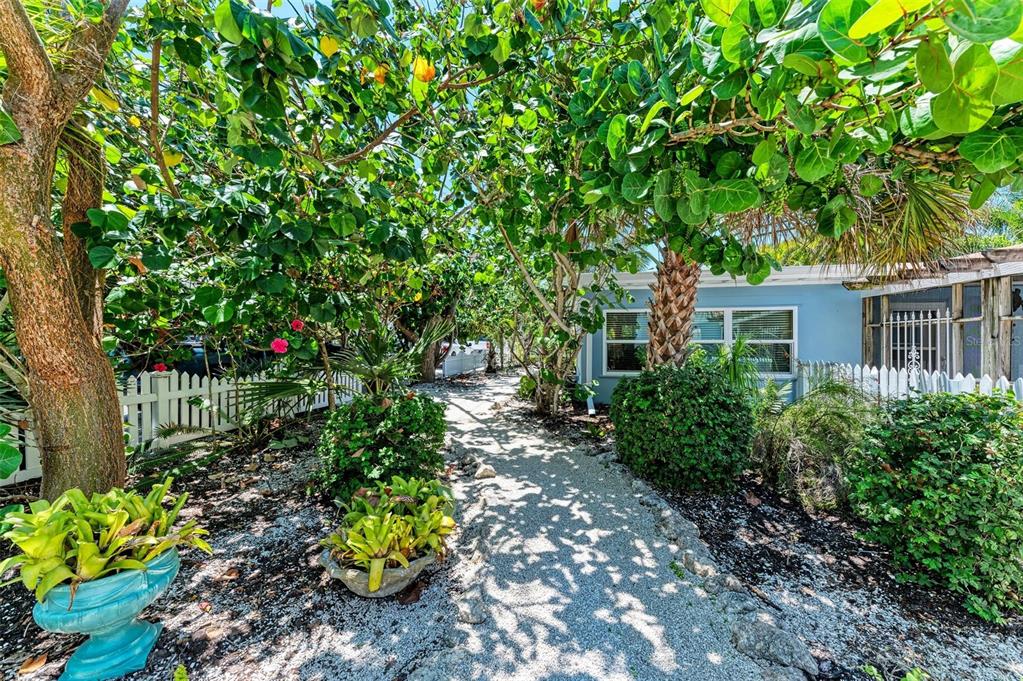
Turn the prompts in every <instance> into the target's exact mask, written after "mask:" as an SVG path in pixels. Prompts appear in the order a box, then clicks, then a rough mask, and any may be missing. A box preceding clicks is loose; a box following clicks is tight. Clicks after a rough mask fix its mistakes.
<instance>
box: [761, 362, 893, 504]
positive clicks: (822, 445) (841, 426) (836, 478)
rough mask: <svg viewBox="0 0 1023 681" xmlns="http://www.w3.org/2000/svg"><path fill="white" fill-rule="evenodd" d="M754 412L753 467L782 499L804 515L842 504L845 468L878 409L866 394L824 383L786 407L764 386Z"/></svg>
mask: <svg viewBox="0 0 1023 681" xmlns="http://www.w3.org/2000/svg"><path fill="white" fill-rule="evenodd" d="M757 406H758V409H757V412H758V413H757V428H756V429H757V435H756V438H755V439H754V445H753V465H754V466H755V467H756V468H757V469H758V470H759V471H760V473H761V475H762V476H763V478H764V480H765V481H766V482H767V483H768V484H770V485H771V486H772V487H774V488H775V489H776V490H778V492H780V493H781V494H784V495H789V496H794V497H796V498H798V499H799V501H800V503H801V504H802V506H803V508H804V509H806V510H807V511H811V512H812V511H821V510H833V509H836V508H840V507H843V506H845V504H846V501H847V496H848V484H847V481H846V466H847V460H848V458H849V454H850V452H851V451H852V450H853V449H854V448H855V447H856V446H858V445H859V444H860V442H861V441H862V439H863V430H864V428H866V426H867V424H869V423H872V422H873V421H874V420H875V419H876V418H877V412H878V407H877V405H876V404H875V402H874V401H873V400H872V399H871V398H870V396H869V395H866V394H865V393H863V391H861V390H859V389H858V388H857V387H856V386H854V385H852V384H851V383H848V382H845V381H837V380H828V381H823V382H821V383H819V384H817V385H816V386H815V387H814V388H813V389H812V390H810V391H809V392H808V393H806V394H805V395H803V396H801V397H800V398H799V399H798V400H796V401H795V402H793V403H791V404H787V403H786V402H785V400H784V397H783V396H782V395H781V394H780V393H779V389H778V387H777V385H776V384H774V383H768V385H767V386H766V387H765V388H764V390H763V391H762V393H761V397H760V400H759V401H758V405H757Z"/></svg>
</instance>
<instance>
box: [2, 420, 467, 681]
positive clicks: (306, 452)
mask: <svg viewBox="0 0 1023 681" xmlns="http://www.w3.org/2000/svg"><path fill="white" fill-rule="evenodd" d="M321 423H322V422H321V420H320V419H316V420H314V421H313V422H312V423H303V424H299V426H298V428H291V429H289V431H288V437H289V438H290V437H295V436H296V435H299V436H303V435H305V436H308V440H309V442H315V434H316V433H317V431H318V429H319V427H320V425H321ZM208 455H209V451H208V450H204V449H203V448H202V447H199V448H197V449H196V450H195V451H194V452H192V453H190V454H189V455H188V457H187V460H183V461H180V462H178V463H177V464H176V465H177V466H179V467H180V468H182V469H187V468H188V466H187V465H186V464H187V462H188V461H197V460H203V459H208V458H209V457H208ZM316 461H317V459H316V455H315V452H314V451H313V448H312V445H309V444H306V445H302V446H300V447H297V448H293V449H271V448H262V449H257V450H249V451H248V452H246V453H244V454H240V453H237V452H234V453H229V454H227V455H225V456H223V457H214V458H213V460H212V462H211V463H208V464H207V465H205V466H202V467H200V468H198V469H196V470H194V471H192V472H190V473H188V474H186V475H182V476H180V477H178V478H177V479H176V481H175V483H174V490H175V491H179V492H180V491H188V492H189V493H190V499H189V504H188V506H187V507H186V510H185V512H184V513H183V517H187V518H191V517H197V518H199V520H200V524H201V525H203V526H204V527H206V528H207V529H208V530H209V531H210V536H209V540H210V544H211V545H212V546H213V548H214V555H213V556H212V557H206V556H203V555H201V554H197V553H195V552H185V553H184V554H183V555H182V567H181V574H180V575H179V576H178V578H177V580H176V581H175V582H174V584H173V585H172V586H171V588H170V591H169V592H168V593H167V595H166V596H164V597H163V598H162V599H161V600H159V601H157V602H156V603H154V604H153V605H152V606H150V607H149V608H148V609H147V610H146V611H145V612H144V613H143V618H145V619H149V620H151V621H160V622H163V623H164V624H165V629H164V632H163V634H162V636H161V637H160V639H159V641H158V642H157V645H156V647H155V649H154V650H153V653H152V655H151V657H150V659H149V663H148V665H147V666H146V669H145V670H144V671H142V672H138V673H135V674H132V675H130V676H129V677H127V678H130V679H136V680H141V679H153V680H154V681H167V679H169V678H171V676H172V675H173V673H174V670H175V669H176V668H177V667H178V665H181V664H184V665H185V666H186V668H187V670H188V672H189V674H190V676H191V678H192V679H193V681H194V680H195V679H205V678H216V679H244V680H245V681H250V680H251V679H262V678H271V677H273V678H277V677H286V678H351V677H353V676H356V675H358V676H359V677H360V678H366V679H388V680H390V679H394V678H398V677H401V676H402V675H403V674H407V673H408V672H409V671H411V670H413V669H415V668H416V667H417V666H418V660H419V659H420V658H421V657H423V656H425V655H427V654H429V653H432V652H433V651H435V650H436V649H437V648H438V647H442V646H444V645H445V644H444V637H445V636H446V635H447V632H448V627H446V626H445V625H444V624H443V623H438V618H439V619H444V618H450V619H451V620H454V617H455V608H454V606H453V605H452V604H451V603H450V595H449V593H448V589H447V588H446V587H445V585H446V583H447V581H448V577H447V575H446V573H445V572H444V570H446V568H445V567H438V566H433V567H431V568H428V569H427V570H426V571H425V572H424V574H423V575H422V576H420V578H419V580H418V581H417V583H415V584H413V585H412V587H410V589H409V592H408V593H403V594H399V596H398V597H396V598H390V599H385V600H383V601H368V600H366V599H361V598H359V597H357V596H355V595H353V594H351V593H349V592H348V590H347V589H345V588H344V587H343V586H342V585H341V584H340V583H338V582H336V581H334V580H331V579H330V578H329V577H328V576H327V575H326V573H325V571H324V570H323V568H322V567H320V566H319V565H318V564H317V557H318V555H319V553H320V552H321V550H322V547H320V545H319V543H318V542H319V540H320V539H321V538H323V537H325V536H326V535H327V534H328V533H329V532H330V531H331V530H332V528H333V527H334V525H335V522H336V520H337V517H338V512H337V509H336V508H335V507H334V506H333V504H331V503H329V502H327V501H325V500H322V499H318V498H316V497H309V496H307V494H306V486H307V480H308V478H309V475H310V473H311V472H312V471H313V469H314V467H315V465H316ZM22 491H23V492H31V490H30V489H25V490H22ZM427 585H429V586H430V588H424V587H426V586H427ZM33 604H34V600H33V597H32V595H31V594H30V593H28V592H27V591H26V590H24V589H22V588H18V587H16V586H15V587H11V588H9V589H6V590H5V591H4V593H3V597H2V599H0V678H4V679H7V678H13V677H15V676H16V675H17V672H18V670H19V668H20V667H22V666H23V665H24V664H25V662H26V660H29V659H35V660H40V661H43V660H45V662H44V664H42V666H41V667H40V668H39V669H38V670H37V671H35V672H34V674H33V675H32V677H31V678H33V679H55V678H56V677H57V676H58V675H59V674H60V671H61V669H62V667H63V664H64V662H65V661H66V659H67V657H68V656H69V655H70V653H71V652H72V651H73V650H74V648H75V647H76V646H77V645H78V644H79V643H80V642H81V638H80V637H77V636H66V635H55V634H50V633H47V632H43V631H41V630H40V629H39V628H38V627H37V626H36V624H35V623H34V622H33V620H32V614H31V610H32V606H33ZM380 641H386V642H387V644H386V645H377V643H378V642H380Z"/></svg>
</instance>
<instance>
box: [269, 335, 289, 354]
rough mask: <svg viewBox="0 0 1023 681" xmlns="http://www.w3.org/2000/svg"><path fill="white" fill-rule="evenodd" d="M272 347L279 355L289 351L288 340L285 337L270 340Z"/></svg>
mask: <svg viewBox="0 0 1023 681" xmlns="http://www.w3.org/2000/svg"><path fill="white" fill-rule="evenodd" d="M270 349H271V350H273V351H274V352H276V353H277V354H278V355H283V354H284V353H285V352H287V351H288V341H286V340H284V339H283V338H274V339H273V340H272V341H270Z"/></svg>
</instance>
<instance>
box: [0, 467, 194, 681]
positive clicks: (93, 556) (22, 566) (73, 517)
mask: <svg viewBox="0 0 1023 681" xmlns="http://www.w3.org/2000/svg"><path fill="white" fill-rule="evenodd" d="M170 485H171V479H170V478H168V479H167V480H166V481H165V482H164V483H162V484H159V485H154V486H153V488H152V491H150V492H149V494H148V495H146V496H144V497H143V496H142V495H140V494H137V493H135V492H130V491H125V490H122V489H113V490H111V491H109V492H107V493H106V494H93V495H92V496H91V497H86V496H85V494H83V493H82V491H81V490H77V489H72V490H68V491H67V492H65V493H64V494H62V495H60V496H59V497H58V498H57V499H55V500H54V502H53V503H52V504H51V503H49V502H47V501H45V500H40V501H35V502H32V503H31V504H30V505H29V509H28V511H24V512H23V511H16V512H12V513H7V514H5V516H4V524H5V525H6V526H7V527H8V528H9V529H8V530H7V531H6V532H5V533H4V534H3V537H4V538H5V539H7V540H9V541H10V542H11V543H12V544H14V546H15V548H16V549H17V550H18V553H16V554H15V555H13V556H11V557H10V558H7V559H6V560H4V561H2V562H0V576H3V575H4V574H5V573H6V572H7V571H9V570H11V569H15V570H17V571H18V573H19V578H20V580H19V578H15V579H12V580H10V581H8V582H6V583H4V584H2V585H0V586H6V585H7V584H11V583H14V582H17V581H21V583H22V584H24V585H25V587H26V588H27V589H29V590H31V591H33V592H34V593H35V596H36V601H37V603H36V605H35V607H34V608H33V610H32V616H33V617H34V618H35V621H36V623H37V624H39V626H40V627H42V628H43V629H46V630H47V631H54V632H60V633H81V634H88V635H89V636H90V637H89V639H88V640H87V641H86V642H85V643H83V644H82V645H81V647H79V648H78V650H77V651H75V653H74V654H73V655H72V656H71V659H69V660H68V663H67V666H66V667H65V669H64V673H63V674H62V675H61V677H60V678H61V680H62V681H79V680H81V681H85V680H86V679H88V680H90V681H96V680H98V679H113V678H117V677H119V676H123V675H124V674H127V673H128V672H131V671H136V670H139V669H142V668H143V667H145V665H146V659H147V658H148V657H149V653H150V651H151V650H152V649H153V646H154V645H155V643H156V639H157V637H159V635H160V631H161V630H162V629H163V625H162V624H152V623H150V622H145V621H142V620H139V619H138V615H139V613H141V612H142V610H143V609H144V608H145V607H146V606H147V605H149V604H150V603H152V602H153V601H155V600H156V599H157V598H159V597H160V596H161V595H162V594H163V593H164V592H165V591H166V590H167V588H168V587H169V586H170V583H171V582H172V581H173V580H174V578H175V577H176V576H177V574H178V568H179V566H180V561H179V558H178V551H177V547H180V546H186V547H187V546H190V547H194V548H198V549H201V550H202V551H205V552H206V553H212V551H211V549H210V547H209V544H207V543H206V542H205V541H204V540H203V539H202V535H205V534H206V531H205V530H203V529H201V528H199V527H197V526H196V523H195V521H194V520H190V521H188V522H187V523H185V524H183V525H181V526H180V527H178V528H175V522H176V521H177V519H178V515H179V513H180V512H181V509H182V507H183V506H184V504H185V500H186V499H187V498H188V495H187V494H181V495H180V496H178V497H176V498H173V497H171V498H170V499H169V500H168V492H169V490H170ZM165 501H169V502H170V503H169V504H167V503H165Z"/></svg>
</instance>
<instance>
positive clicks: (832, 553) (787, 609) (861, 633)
mask: <svg viewBox="0 0 1023 681" xmlns="http://www.w3.org/2000/svg"><path fill="white" fill-rule="evenodd" d="M533 418H535V419H538V420H540V421H541V422H542V423H543V424H544V425H545V427H546V428H548V429H550V430H552V431H554V432H558V433H559V434H561V435H562V436H565V435H567V434H572V436H573V437H574V438H575V439H577V440H579V441H583V440H586V441H590V442H592V441H593V440H594V439H596V438H598V437H601V436H603V437H604V439H605V441H606V442H607V443H608V444H610V441H611V440H610V434H609V433H610V431H611V430H612V426H611V424H610V420H609V419H607V418H606V416H605V415H604V413H602V411H598V413H597V414H596V415H588V414H587V413H586V411H585V410H584V409H580V408H574V409H566V410H565V411H564V412H563V413H562V415H561V416H560V417H558V418H549V417H542V418H541V417H537V416H535V415H534V417H533ZM662 495H663V496H664V497H665V498H666V499H667V500H668V501H669V503H670V504H671V505H672V506H673V507H674V508H675V509H676V510H677V511H678V512H679V513H680V514H682V515H683V516H685V517H686V518H688V519H690V520H691V521H693V522H694V523H696V525H697V526H698V527H699V529H700V534H701V537H702V538H703V539H704V540H705V541H706V542H707V544H708V545H709V547H710V549H711V551H712V553H713V554H714V557H715V558H716V559H717V561H718V563H719V564H720V566H721V567H722V568H724V569H725V570H728V571H729V572H731V573H733V574H735V575H736V576H738V577H739V578H740V579H741V580H742V581H743V582H744V583H745V584H746V585H747V586H749V587H751V588H752V590H753V591H754V593H755V594H756V595H758V596H759V597H760V598H761V599H762V600H763V601H764V603H765V606H766V608H767V609H768V610H770V611H771V612H772V613H774V614H775V615H777V616H780V617H782V618H784V619H785V621H786V625H787V628H789V629H790V630H792V631H794V632H795V633H798V634H799V635H800V636H801V637H802V638H803V639H804V640H805V641H806V642H807V643H808V644H809V645H810V649H811V652H812V653H813V655H814V657H816V658H817V659H818V660H819V661H821V663H822V664H821V671H822V678H831V679H854V678H856V679H865V678H869V677H867V676H865V675H863V674H862V673H861V671H860V670H861V669H862V667H864V666H865V665H872V666H874V667H875V668H877V669H878V671H880V672H881V673H882V674H883V677H884V678H885V679H897V680H900V681H901V679H902V675H903V674H905V673H906V672H907V671H909V670H911V669H913V668H914V667H917V668H921V669H924V670H926V671H927V672H928V673H930V674H931V676H932V677H933V678H935V679H948V680H950V681H966V680H977V681H1002V680H1010V679H1011V680H1013V681H1014V680H1016V679H1019V678H1021V675H1023V617H1020V616H1016V617H1013V618H1011V619H1010V620H1009V621H1008V622H1007V623H1006V624H1005V625H1001V626H999V625H994V624H989V623H986V622H984V621H983V620H981V619H979V618H978V617H976V616H974V615H972V614H970V613H969V612H967V611H966V610H965V608H963V606H962V605H961V598H960V597H958V596H957V595H956V594H953V593H951V592H949V591H947V590H945V589H942V588H937V587H935V588H930V587H924V586H920V585H916V584H908V583H904V582H900V581H898V580H897V579H896V571H895V570H894V569H893V565H892V562H891V557H890V554H889V552H888V551H887V550H886V549H884V548H883V547H879V546H876V545H874V544H871V543H868V542H864V541H862V540H861V539H860V538H859V537H858V533H859V532H860V531H861V530H862V529H863V528H862V527H861V526H860V525H858V524H857V523H855V522H851V521H849V520H847V519H843V518H840V517H836V516H820V517H814V516H811V515H809V514H807V513H806V512H805V511H804V510H803V509H802V507H800V506H799V505H798V503H795V502H794V501H792V500H789V499H786V498H783V497H780V496H778V495H777V494H775V493H774V492H773V491H772V490H771V489H770V488H768V487H767V486H765V485H763V484H762V483H761V481H760V480H759V479H758V478H757V477H755V476H753V475H749V474H747V475H746V476H744V477H743V478H742V479H741V480H740V481H739V484H738V486H737V487H736V488H735V489H734V490H733V491H732V492H730V493H727V494H705V493H662Z"/></svg>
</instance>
